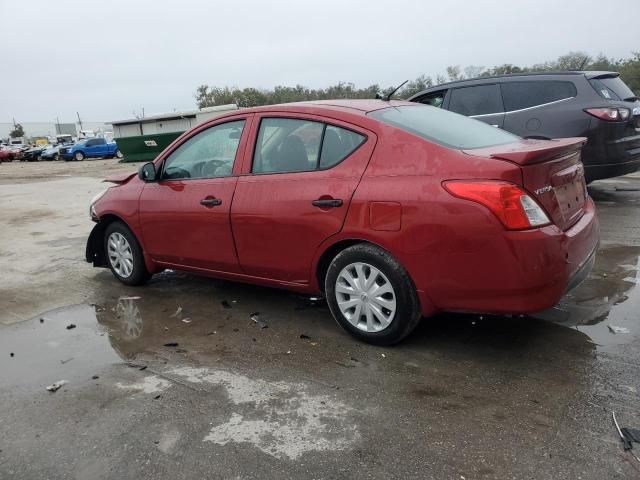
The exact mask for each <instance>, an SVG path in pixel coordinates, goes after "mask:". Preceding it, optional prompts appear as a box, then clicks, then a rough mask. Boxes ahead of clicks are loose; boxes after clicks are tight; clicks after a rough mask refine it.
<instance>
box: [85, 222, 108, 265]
mask: <svg viewBox="0 0 640 480" xmlns="http://www.w3.org/2000/svg"><path fill="white" fill-rule="evenodd" d="M104 230H105V225H104V224H103V223H102V222H98V223H96V225H95V226H94V227H93V230H91V233H90V234H89V238H88V239H87V249H86V253H85V259H86V260H87V262H88V263H93V266H94V267H107V266H108V265H107V256H106V255H105V251H104V240H103V239H104Z"/></svg>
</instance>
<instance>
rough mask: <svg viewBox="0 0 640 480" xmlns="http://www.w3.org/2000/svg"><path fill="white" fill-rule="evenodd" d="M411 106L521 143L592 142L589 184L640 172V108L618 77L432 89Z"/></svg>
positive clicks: (509, 80) (534, 76)
mask: <svg viewBox="0 0 640 480" xmlns="http://www.w3.org/2000/svg"><path fill="white" fill-rule="evenodd" d="M409 100H410V101H412V102H419V103H424V104H428V105H433V106H436V107H441V108H444V109H446V110H451V111H453V112H456V113H461V114H463V115H467V116H470V117H472V118H476V119H478V120H482V121H483V122H486V123H488V124H491V125H493V126H495V127H500V128H503V129H505V130H507V131H509V132H512V133H515V134H517V135H520V136H522V137H529V138H560V137H578V136H580V137H587V144H586V145H585V147H584V149H583V151H582V162H583V163H584V166H585V169H586V179H587V182H592V181H594V180H598V179H602V178H609V177H616V176H619V175H624V174H627V173H631V172H635V171H636V170H638V168H640V102H639V101H638V100H639V99H638V97H637V96H636V95H635V94H634V93H633V92H632V91H631V90H630V89H629V87H628V86H627V85H626V84H625V83H624V82H623V81H622V79H621V78H620V76H619V74H618V73H616V72H557V73H522V74H520V73H518V74H512V75H501V76H495V77H482V78H475V79H472V80H462V81H457V82H451V83H445V84H442V85H438V86H435V87H431V88H428V89H426V90H423V91H422V92H420V93H418V94H416V95H414V96H413V97H411V98H410V99H409Z"/></svg>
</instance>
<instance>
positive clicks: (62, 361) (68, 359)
mask: <svg viewBox="0 0 640 480" xmlns="http://www.w3.org/2000/svg"><path fill="white" fill-rule="evenodd" d="M71 360H73V357H71V358H67V359H66V360H60V363H61V364H62V365H64V364H65V363H69V362H70V361H71Z"/></svg>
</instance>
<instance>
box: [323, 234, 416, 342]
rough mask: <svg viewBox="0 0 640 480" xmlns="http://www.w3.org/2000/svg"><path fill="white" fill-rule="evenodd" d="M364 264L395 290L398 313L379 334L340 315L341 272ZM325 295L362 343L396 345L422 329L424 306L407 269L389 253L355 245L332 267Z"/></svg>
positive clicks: (339, 316) (338, 316) (335, 314)
mask: <svg viewBox="0 0 640 480" xmlns="http://www.w3.org/2000/svg"><path fill="white" fill-rule="evenodd" d="M357 262H363V263H366V264H368V265H371V266H373V267H375V268H376V269H378V270H379V271H380V272H381V273H383V274H384V276H386V278H387V279H388V281H389V283H390V284H391V286H392V287H393V291H394V295H395V301H396V311H395V314H394V315H393V317H392V319H391V323H390V324H389V325H388V326H387V327H386V328H384V329H382V330H380V331H377V332H368V331H364V330H361V329H360V328H358V327H356V326H355V325H353V324H352V323H351V322H350V321H349V320H348V319H347V318H346V317H345V316H344V314H343V313H342V312H341V311H340V308H339V307H338V299H337V297H336V282H337V280H338V276H339V274H340V272H341V271H342V270H343V269H344V268H345V267H347V266H349V265H350V264H353V263H357ZM325 294H326V298H327V303H328V304H329V309H330V310H331V313H332V314H333V317H334V318H335V319H336V321H337V322H338V323H339V324H340V326H341V327H342V328H344V329H345V330H346V331H348V332H349V333H350V334H351V335H353V336H354V337H356V338H357V339H359V340H362V341H364V342H366V343H371V344H374V345H393V344H394V343H398V342H399V341H401V340H402V339H403V338H405V337H406V336H407V335H409V333H411V332H412V331H413V329H414V328H415V327H416V325H418V323H419V321H420V318H421V312H420V302H419V300H418V295H417V293H416V288H415V286H414V284H413V281H412V280H411V278H410V277H409V274H408V273H407V271H406V270H405V268H404V267H403V266H402V265H401V264H400V263H399V262H398V261H397V260H396V259H395V258H393V257H392V256H391V255H390V254H389V253H388V252H386V251H385V250H382V249H381V248H378V247H376V246H375V245H371V244H368V243H360V244H357V245H353V246H351V247H348V248H346V249H344V250H343V251H341V252H340V253H339V254H338V255H336V257H335V258H334V259H333V261H332V262H331V265H329V269H328V270H327V275H326V277H325Z"/></svg>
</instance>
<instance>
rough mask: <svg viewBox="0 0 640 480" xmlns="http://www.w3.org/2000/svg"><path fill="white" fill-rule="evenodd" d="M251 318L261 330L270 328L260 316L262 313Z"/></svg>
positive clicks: (256, 313) (253, 314)
mask: <svg viewBox="0 0 640 480" xmlns="http://www.w3.org/2000/svg"><path fill="white" fill-rule="evenodd" d="M249 318H250V319H251V320H253V321H254V323H255V324H256V325H258V326H259V327H260V328H267V327H268V326H269V325H268V324H267V322H266V321H265V320H263V319H262V317H261V316H260V312H253V313H252V314H251V315H249Z"/></svg>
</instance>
